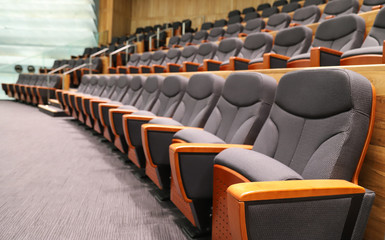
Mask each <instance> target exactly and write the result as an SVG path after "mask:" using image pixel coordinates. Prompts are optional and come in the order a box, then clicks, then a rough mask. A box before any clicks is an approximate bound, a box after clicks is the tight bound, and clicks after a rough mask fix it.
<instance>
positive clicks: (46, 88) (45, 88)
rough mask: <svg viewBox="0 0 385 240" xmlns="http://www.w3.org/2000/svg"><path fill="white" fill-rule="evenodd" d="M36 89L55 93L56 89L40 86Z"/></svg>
mask: <svg viewBox="0 0 385 240" xmlns="http://www.w3.org/2000/svg"><path fill="white" fill-rule="evenodd" d="M37 89H38V90H39V89H44V90H53V91H55V90H56V88H51V87H42V86H40V87H37Z"/></svg>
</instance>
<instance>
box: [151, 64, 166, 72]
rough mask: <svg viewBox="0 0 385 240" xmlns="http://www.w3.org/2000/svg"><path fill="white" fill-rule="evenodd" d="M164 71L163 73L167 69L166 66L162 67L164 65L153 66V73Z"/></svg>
mask: <svg viewBox="0 0 385 240" xmlns="http://www.w3.org/2000/svg"><path fill="white" fill-rule="evenodd" d="M157 68H158V69H162V72H165V70H166V67H165V66H162V65H158V64H154V65H152V66H151V72H152V73H156V69H157Z"/></svg>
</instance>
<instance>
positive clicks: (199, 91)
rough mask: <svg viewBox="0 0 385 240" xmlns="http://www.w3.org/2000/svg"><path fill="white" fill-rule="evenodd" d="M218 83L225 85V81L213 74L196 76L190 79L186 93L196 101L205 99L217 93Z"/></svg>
mask: <svg viewBox="0 0 385 240" xmlns="http://www.w3.org/2000/svg"><path fill="white" fill-rule="evenodd" d="M216 82H221V83H223V82H224V79H223V78H222V77H219V76H218V75H215V74H212V73H204V74H195V75H193V76H191V77H190V80H189V82H188V84H187V88H186V92H187V93H188V94H189V95H190V96H192V97H193V98H195V99H204V98H207V97H209V96H210V95H211V94H212V93H213V92H214V91H215V83H216Z"/></svg>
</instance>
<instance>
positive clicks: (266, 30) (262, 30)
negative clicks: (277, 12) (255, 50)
mask: <svg viewBox="0 0 385 240" xmlns="http://www.w3.org/2000/svg"><path fill="white" fill-rule="evenodd" d="M261 32H266V33H268V32H272V30H270V29H267V28H264V29H261Z"/></svg>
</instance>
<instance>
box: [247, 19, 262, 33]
mask: <svg viewBox="0 0 385 240" xmlns="http://www.w3.org/2000/svg"><path fill="white" fill-rule="evenodd" d="M265 26H266V23H265V21H263V20H262V19H261V18H256V19H252V20H249V21H247V23H246V26H245V27H244V28H243V31H242V32H243V33H246V34H250V33H254V32H260V31H261V29H264V28H265Z"/></svg>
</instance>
